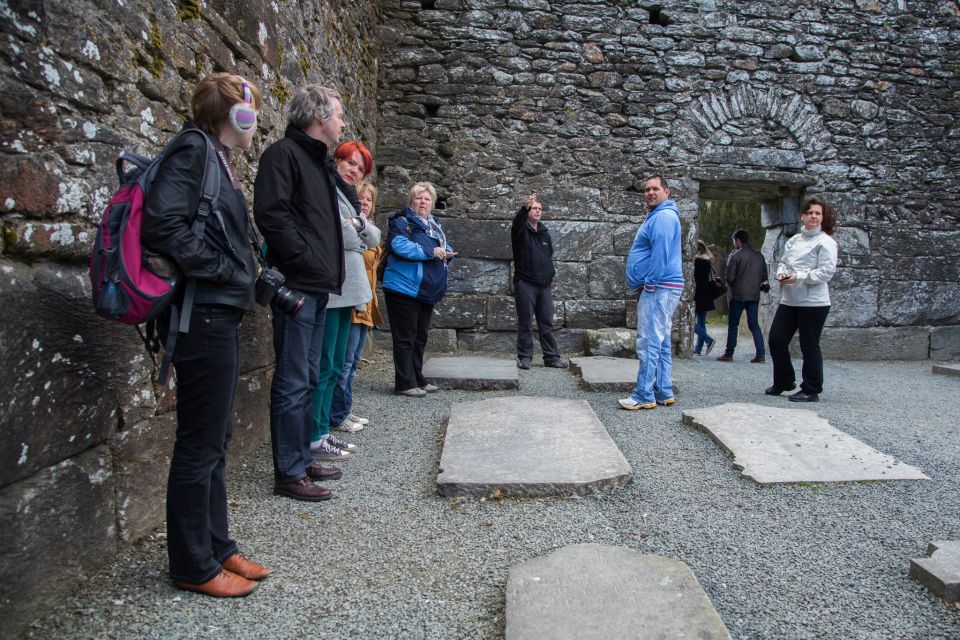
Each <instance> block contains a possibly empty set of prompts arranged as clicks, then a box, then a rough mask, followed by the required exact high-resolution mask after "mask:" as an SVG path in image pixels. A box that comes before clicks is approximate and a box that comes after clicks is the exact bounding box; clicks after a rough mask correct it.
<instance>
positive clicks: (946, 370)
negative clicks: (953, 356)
mask: <svg viewBox="0 0 960 640" xmlns="http://www.w3.org/2000/svg"><path fill="white" fill-rule="evenodd" d="M933 372H934V373H939V374H940V375H942V376H953V377H955V378H960V364H935V365H933Z"/></svg>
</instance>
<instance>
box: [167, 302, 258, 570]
mask: <svg viewBox="0 0 960 640" xmlns="http://www.w3.org/2000/svg"><path fill="white" fill-rule="evenodd" d="M242 318H243V311H241V310H240V309H235V308H232V307H222V306H214V305H196V306H194V308H193V316H192V317H191V319H190V331H189V333H185V334H181V335H180V336H179V338H178V339H177V347H176V351H175V352H174V355H173V365H174V367H175V368H176V372H177V440H176V444H174V447H173V458H172V460H171V461H170V477H169V479H168V481H167V555H168V556H169V559H170V575H171V577H172V578H173V579H174V581H175V582H188V583H192V584H199V583H201V582H206V581H207V580H210V579H211V578H213V577H215V576H216V575H217V574H218V573H219V572H220V564H221V563H222V562H223V561H224V560H226V559H227V558H229V557H230V556H232V555H233V554H234V553H236V552H237V544H236V543H235V542H234V541H233V540H231V539H230V535H229V534H228V532H227V486H226V476H225V473H224V468H225V466H226V462H227V443H228V442H229V441H230V436H231V435H232V434H233V399H234V396H235V395H236V391H237V383H238V381H239V376H240V339H239V331H238V330H239V327H240V320H241V319H242Z"/></svg>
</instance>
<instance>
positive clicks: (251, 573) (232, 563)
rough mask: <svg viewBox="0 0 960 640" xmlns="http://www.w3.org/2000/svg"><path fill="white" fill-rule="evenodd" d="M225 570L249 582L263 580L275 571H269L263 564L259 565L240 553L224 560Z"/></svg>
mask: <svg viewBox="0 0 960 640" xmlns="http://www.w3.org/2000/svg"><path fill="white" fill-rule="evenodd" d="M223 568H224V569H226V570H227V571H229V572H230V573H235V574H237V575H238V576H242V577H244V578H246V579H247V580H263V579H264V578H266V577H267V576H268V575H270V574H271V573H273V569H269V568H267V567H265V566H263V565H262V564H257V563H256V562H253V561H252V560H249V559H247V557H246V556H245V555H243V554H242V553H239V552H238V553H235V554H233V555H232V556H230V557H229V558H227V559H226V560H224V561H223Z"/></svg>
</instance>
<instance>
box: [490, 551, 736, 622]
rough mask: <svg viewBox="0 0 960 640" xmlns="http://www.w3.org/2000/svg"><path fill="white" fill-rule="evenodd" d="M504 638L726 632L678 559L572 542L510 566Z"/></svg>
mask: <svg viewBox="0 0 960 640" xmlns="http://www.w3.org/2000/svg"><path fill="white" fill-rule="evenodd" d="M506 609H507V611H506V617H507V626H506V639H507V640H541V639H543V638H550V640H567V639H570V640H573V639H574V638H575V639H576V640H594V639H595V640H615V639H618V638H651V639H652V638H656V639H657V640H674V639H676V640H680V639H681V638H683V639H689V638H697V639H699V640H721V639H729V638H730V633H729V632H728V631H727V628H726V625H724V623H723V620H722V619H721V618H720V615H719V614H718V613H717V611H716V609H714V608H713V604H712V603H711V602H710V598H709V597H707V594H706V593H705V592H704V590H703V587H701V586H700V582H699V581H698V580H697V578H696V576H695V575H694V574H693V572H692V571H691V570H690V567H688V566H687V565H686V564H684V563H683V562H680V561H679V560H672V559H670V558H664V557H663V556H655V555H642V554H639V553H637V552H636V551H632V550H631V549H627V548H626V547H612V546H606V545H599V544H578V545H571V546H568V547H563V548H562V549H559V550H558V551H555V552H553V553H551V554H550V555H548V556H545V557H542V558H534V559H533V560H528V561H527V562H524V563H522V564H519V565H517V566H515V567H512V568H511V569H510V574H509V577H508V578H507V607H506Z"/></svg>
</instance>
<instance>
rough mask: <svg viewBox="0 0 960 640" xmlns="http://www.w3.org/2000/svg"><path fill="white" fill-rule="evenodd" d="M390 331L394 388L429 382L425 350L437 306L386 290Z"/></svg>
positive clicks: (421, 384) (404, 388)
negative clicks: (424, 369)
mask: <svg viewBox="0 0 960 640" xmlns="http://www.w3.org/2000/svg"><path fill="white" fill-rule="evenodd" d="M383 297H384V298H385V299H386V301H387V314H388V315H389V316H390V334H391V335H392V337H393V369H394V372H395V373H394V383H393V384H394V387H395V390H396V391H406V390H407V389H413V388H414V387H422V386H424V385H425V384H427V379H426V378H424V377H423V372H422V370H423V352H424V350H425V349H426V348H427V336H428V335H429V332H430V319H431V317H432V316H433V305H432V304H427V303H426V302H421V301H419V300H417V299H416V298H411V297H410V296H405V295H403V294H400V293H395V292H393V291H388V290H385V291H384V292H383Z"/></svg>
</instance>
